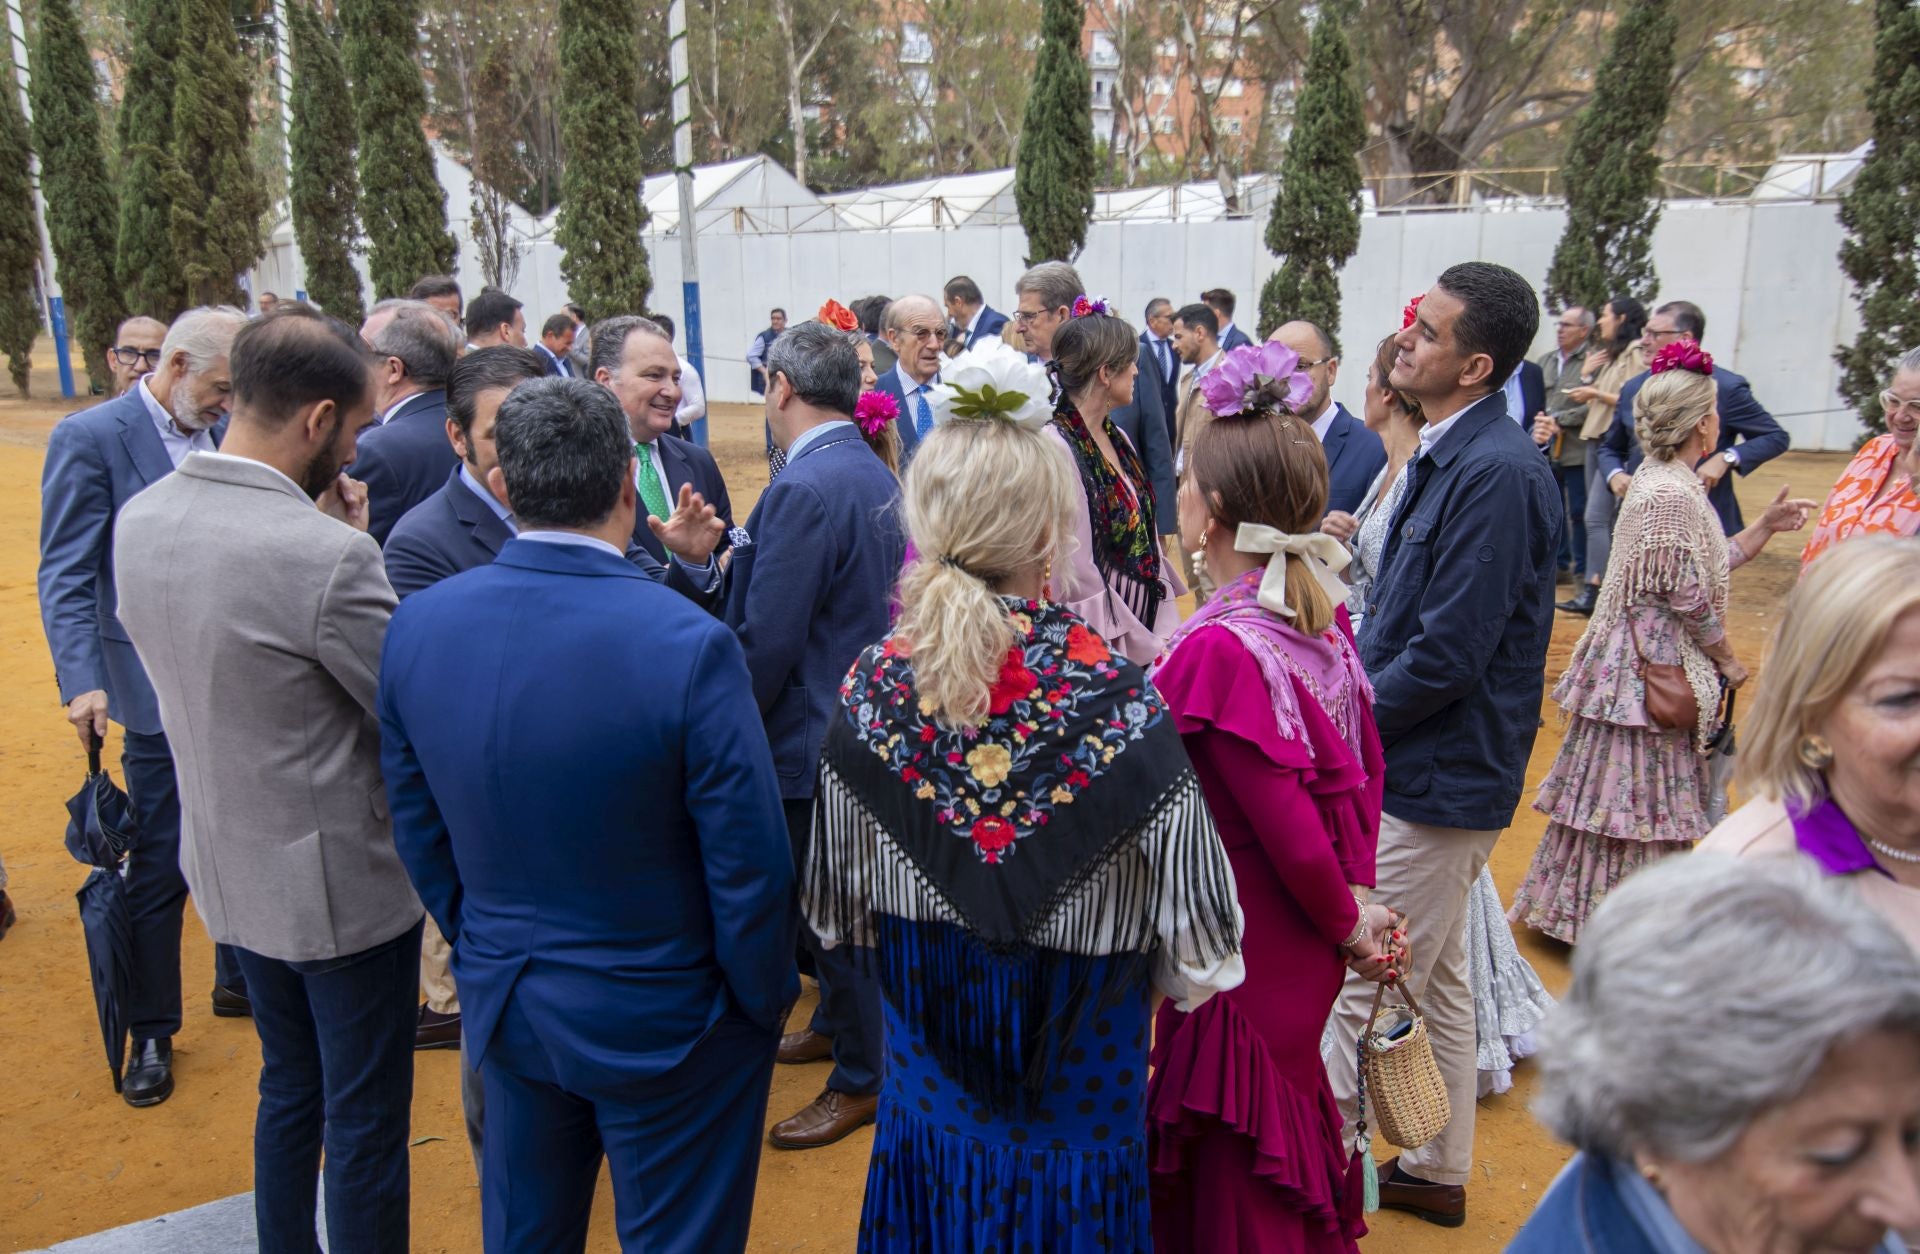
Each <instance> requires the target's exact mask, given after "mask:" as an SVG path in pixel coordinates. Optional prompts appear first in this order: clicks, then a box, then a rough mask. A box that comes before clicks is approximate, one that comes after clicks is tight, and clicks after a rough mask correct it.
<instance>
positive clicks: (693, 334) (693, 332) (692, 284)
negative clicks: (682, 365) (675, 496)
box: [680, 225, 713, 448]
mask: <svg viewBox="0 0 1920 1254" xmlns="http://www.w3.org/2000/svg"><path fill="white" fill-rule="evenodd" d="M681 229H682V230H685V229H686V227H685V226H684V225H683V226H682V227H681ZM680 307H681V312H682V314H683V315H684V316H685V318H686V323H687V362H688V364H689V365H691V366H692V367H693V369H694V372H695V373H696V374H698V375H699V376H700V382H701V383H702V384H703V385H704V384H705V383H706V381H707V361H706V356H707V346H706V343H705V339H704V337H703V336H702V335H701V334H700V280H698V279H689V280H688V281H686V282H684V283H682V284H681V285H680ZM707 396H708V400H707V404H708V405H709V406H711V405H712V404H713V400H712V396H713V389H712V388H711V387H709V388H708V389H707ZM693 442H694V443H695V444H698V445H699V446H700V447H701V448H705V447H706V446H707V419H706V415H705V414H702V415H701V416H700V417H698V418H696V419H694V422H693Z"/></svg>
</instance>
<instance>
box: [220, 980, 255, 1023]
mask: <svg viewBox="0 0 1920 1254" xmlns="http://www.w3.org/2000/svg"><path fill="white" fill-rule="evenodd" d="M213 1013H214V1014H215V1016H217V1017H219V1018H222V1019H251V1018H253V1002H252V1001H251V1000H250V999H249V998H248V997H247V995H246V993H244V992H242V991H241V990H240V989H237V988H233V987H230V986H229V985H226V984H216V985H214V986H213Z"/></svg>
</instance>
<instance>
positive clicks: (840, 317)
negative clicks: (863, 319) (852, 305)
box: [813, 300, 860, 331]
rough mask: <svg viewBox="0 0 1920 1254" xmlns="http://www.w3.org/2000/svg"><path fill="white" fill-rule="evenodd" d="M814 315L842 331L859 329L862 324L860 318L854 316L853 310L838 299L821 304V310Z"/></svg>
mask: <svg viewBox="0 0 1920 1254" xmlns="http://www.w3.org/2000/svg"><path fill="white" fill-rule="evenodd" d="M813 316H814V317H815V318H817V319H819V320H820V321H821V322H824V323H826V324H827V325H828V326H830V327H838V328H839V329H840V330H842V331H853V330H857V329H858V328H859V326H860V319H859V318H857V317H855V316H854V313H853V310H851V309H848V308H847V307H846V306H845V305H843V304H841V303H840V302H839V301H837V300H829V301H828V302H827V303H826V304H824V305H822V306H820V312H819V313H817V314H815V315H813Z"/></svg>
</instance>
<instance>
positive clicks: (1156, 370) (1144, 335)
mask: <svg viewBox="0 0 1920 1254" xmlns="http://www.w3.org/2000/svg"><path fill="white" fill-rule="evenodd" d="M1140 343H1141V344H1142V345H1143V346H1144V347H1145V348H1146V350H1147V356H1148V357H1150V358H1152V359H1153V377H1154V379H1155V380H1156V381H1157V382H1158V383H1159V384H1160V408H1161V409H1162V410H1163V411H1164V412H1165V413H1166V415H1167V444H1168V447H1170V448H1176V449H1177V448H1179V447H1180V436H1179V434H1178V433H1177V432H1176V431H1174V429H1173V426H1174V423H1175V422H1176V421H1177V420H1178V419H1179V415H1180V354H1178V353H1176V352H1174V351H1173V339H1172V337H1168V339H1167V354H1168V357H1169V358H1170V359H1171V360H1172V363H1173V365H1172V369H1171V370H1169V369H1167V368H1166V367H1165V366H1164V365H1163V364H1162V362H1161V360H1160V352H1159V349H1157V348H1156V347H1155V346H1154V341H1153V333H1152V332H1151V331H1142V332H1141V333H1140ZM1140 373H1141V374H1145V373H1146V368H1145V367H1144V366H1143V367H1141V370H1140ZM1167 534H1169V535H1171V534H1173V533H1172V532H1168V533H1167Z"/></svg>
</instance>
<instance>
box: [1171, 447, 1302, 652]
mask: <svg viewBox="0 0 1920 1254" xmlns="http://www.w3.org/2000/svg"><path fill="white" fill-rule="evenodd" d="M1189 458H1190V461H1189V463H1188V464H1189V469H1188V472H1187V473H1188V474H1190V475H1191V476H1192V477H1193V486H1194V488H1195V490H1197V491H1198V492H1199V493H1200V499H1201V500H1202V501H1204V502H1205V503H1206V506H1207V513H1208V514H1210V515H1212V517H1213V519H1214V521H1216V522H1218V523H1219V524H1220V525H1221V526H1223V527H1225V528H1226V529H1227V531H1228V532H1229V533H1232V532H1236V531H1238V530H1239V529H1240V524H1241V523H1257V524H1260V525H1263V526H1267V527H1272V528H1273V529H1274V530H1276V531H1284V532H1286V533H1288V534H1289V535H1305V534H1308V533H1310V532H1314V531H1318V530H1319V529H1320V519H1321V518H1322V517H1323V516H1325V514H1326V512H1327V455H1326V453H1325V452H1324V451H1322V449H1321V448H1320V440H1319V438H1318V437H1317V436H1315V435H1314V434H1313V428H1312V427H1311V426H1309V425H1307V423H1306V422H1305V421H1303V420H1301V419H1299V418H1295V417H1293V416H1292V415H1290V414H1284V413H1269V414H1262V415H1259V416H1255V417H1240V416H1238V415H1230V416H1227V417H1224V418H1215V419H1213V420H1212V421H1211V422H1208V423H1206V424H1205V425H1204V426H1202V427H1201V428H1200V430H1199V431H1198V432H1196V433H1195V435H1194V437H1193V448H1192V450H1191V452H1190V453H1189ZM1276 560H1283V561H1285V562H1286V563H1287V604H1289V605H1291V606H1292V607H1293V608H1294V612H1295V613H1296V614H1297V615H1298V617H1297V618H1295V619H1294V620H1293V625H1294V626H1295V627H1298V628H1299V629H1300V630H1301V631H1303V632H1306V633H1307V634H1308V635H1318V634H1320V633H1321V632H1323V631H1325V630H1326V629H1327V628H1328V627H1330V626H1332V625H1333V614H1334V606H1333V603H1332V602H1331V601H1330V600H1328V599H1327V594H1326V593H1325V592H1324V591H1323V590H1322V589H1321V587H1320V583H1319V581H1318V580H1316V579H1315V578H1314V577H1313V576H1312V574H1310V573H1309V572H1308V570H1307V568H1306V564H1305V563H1304V562H1302V561H1301V559H1299V558H1297V557H1286V558H1277V559H1276Z"/></svg>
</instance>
